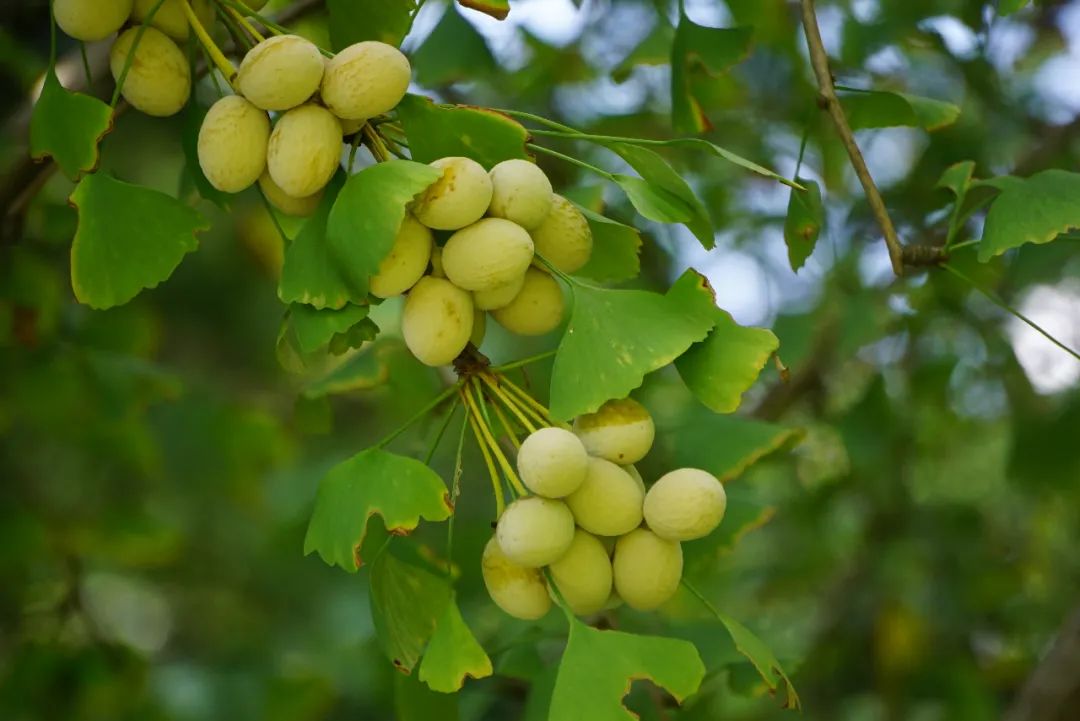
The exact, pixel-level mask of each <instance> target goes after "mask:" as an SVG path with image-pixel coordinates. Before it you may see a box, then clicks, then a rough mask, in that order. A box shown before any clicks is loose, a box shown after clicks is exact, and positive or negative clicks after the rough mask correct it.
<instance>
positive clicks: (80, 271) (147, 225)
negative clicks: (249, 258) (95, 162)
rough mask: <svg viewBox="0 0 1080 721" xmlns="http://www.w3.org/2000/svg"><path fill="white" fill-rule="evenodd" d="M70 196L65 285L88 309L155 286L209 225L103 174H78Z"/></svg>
mask: <svg viewBox="0 0 1080 721" xmlns="http://www.w3.org/2000/svg"><path fill="white" fill-rule="evenodd" d="M70 200H71V203H72V204H73V205H74V206H75V207H76V208H77V209H78V211H79V225H78V228H77V229H76V231H75V241H74V243H72V246H71V286H72V288H73V289H74V290H75V297H76V298H78V299H79V302H80V303H85V304H87V305H89V306H91V307H92V308H111V307H113V306H116V305H122V304H124V303H127V302H128V301H129V300H131V299H132V298H134V297H135V296H136V295H138V294H139V291H141V290H142V289H143V288H153V287H155V286H157V284H158V283H160V282H161V281H163V280H165V279H166V278H168V277H169V276H170V275H172V272H173V271H174V270H176V266H178V265H179V264H180V261H181V260H183V258H184V256H185V255H187V254H188V253H190V252H191V251H193V250H195V248H197V247H198V245H199V242H198V239H197V238H196V237H195V234H196V233H197V232H199V231H201V230H206V229H207V228H208V227H209V225H208V224H207V223H206V221H205V220H203V218H202V216H201V215H199V213H198V212H196V211H195V210H194V209H192V208H189V207H188V206H186V205H184V204H183V203H181V202H180V201H179V200H177V199H176V198H172V197H169V196H168V195H165V194H164V193H159V192H158V191H156V190H151V189H150V188H144V187H142V186H140V185H132V184H130V183H125V182H122V181H120V180H117V179H116V178H113V177H112V176H110V175H106V174H104V173H95V174H93V175H87V176H84V177H83V179H82V180H81V181H79V184H78V185H77V186H75V190H74V192H72V194H71V198H70Z"/></svg>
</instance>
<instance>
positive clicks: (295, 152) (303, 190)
mask: <svg viewBox="0 0 1080 721" xmlns="http://www.w3.org/2000/svg"><path fill="white" fill-rule="evenodd" d="M341 138H342V136H341V124H340V123H338V120H337V118H335V117H334V116H333V114H332V113H331V112H330V111H329V110H327V109H326V108H323V107H320V106H318V105H314V104H311V103H309V104H307V105H301V106H300V107H298V108H293V109H292V110H290V111H288V112H287V113H285V114H284V115H282V116H281V117H280V118H278V121H277V124H276V125H275V126H274V130H273V132H272V133H270V143H269V145H268V146H267V150H266V167H267V168H268V169H269V171H270V177H272V178H273V179H274V182H275V183H277V184H278V186H279V187H280V188H281V189H282V190H283V191H285V193H286V194H287V195H291V196H293V197H294V198H306V197H307V196H309V195H313V194H315V193H317V192H319V191H320V190H322V189H323V188H324V187H325V186H326V184H327V183H328V182H330V178H332V177H333V175H334V171H336V170H337V168H338V164H339V163H340V162H341Z"/></svg>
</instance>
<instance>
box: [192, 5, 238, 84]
mask: <svg viewBox="0 0 1080 721" xmlns="http://www.w3.org/2000/svg"><path fill="white" fill-rule="evenodd" d="M180 6H181V7H182V8H183V10H184V15H185V16H186V17H187V20H188V24H190V25H191V29H192V31H193V32H194V33H195V37H197V38H198V39H199V42H200V43H201V44H202V46H203V47H204V48H205V49H206V53H207V54H208V55H209V56H210V59H211V60H212V61H214V65H215V66H216V67H217V69H218V70H220V71H221V74H222V75H224V76H225V80H226V81H227V82H228V83H229V85H233V81H235V80H236V68H235V67H233V64H232V63H231V62H229V59H228V58H227V57H225V53H223V52H221V48H219V47H218V46H217V43H215V42H214V39H213V38H212V37H210V33H208V32H207V31H206V28H205V27H203V24H202V22H201V21H200V20H199V18H198V16H197V15H195V11H194V10H192V9H191V3H189V2H188V0H180Z"/></svg>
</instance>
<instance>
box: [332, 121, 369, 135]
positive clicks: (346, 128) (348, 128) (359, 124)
mask: <svg viewBox="0 0 1080 721" xmlns="http://www.w3.org/2000/svg"><path fill="white" fill-rule="evenodd" d="M338 120H340V121H341V134H342V135H344V136H346V137H348V136H350V135H356V134H357V133H359V132H360V129H361V128H363V127H364V123H366V122H367V119H366V118H360V119H359V120H348V119H346V118H338Z"/></svg>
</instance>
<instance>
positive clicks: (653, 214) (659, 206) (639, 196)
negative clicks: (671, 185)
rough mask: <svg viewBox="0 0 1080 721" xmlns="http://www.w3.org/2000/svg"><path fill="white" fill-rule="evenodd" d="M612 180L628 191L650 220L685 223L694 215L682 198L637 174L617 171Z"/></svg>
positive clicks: (628, 196) (627, 194)
mask: <svg viewBox="0 0 1080 721" xmlns="http://www.w3.org/2000/svg"><path fill="white" fill-rule="evenodd" d="M612 180H614V181H615V182H616V183H617V184H618V186H619V187H620V188H622V190H623V192H624V193H626V197H627V198H629V199H630V203H631V204H632V205H633V206H634V208H635V209H636V210H637V212H639V213H641V214H642V215H643V216H645V217H646V218H648V219H649V220H655V221H657V222H658V223H683V222H687V221H689V220H690V218H691V217H692V216H693V211H692V210H691V209H690V206H688V205H687V204H686V203H685V201H683V199H682V198H679V197H678V196H676V195H673V194H672V193H670V192H668V191H667V190H665V189H664V188H661V187H659V186H656V185H652V184H651V183H649V181H647V180H643V179H641V178H639V177H637V176H636V175H623V174H621V173H615V175H613V176H612Z"/></svg>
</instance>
